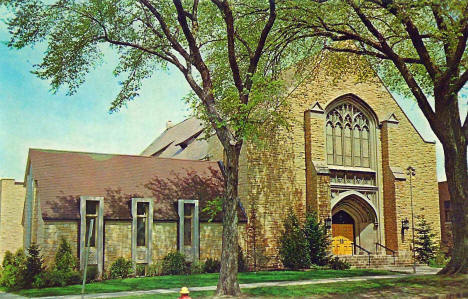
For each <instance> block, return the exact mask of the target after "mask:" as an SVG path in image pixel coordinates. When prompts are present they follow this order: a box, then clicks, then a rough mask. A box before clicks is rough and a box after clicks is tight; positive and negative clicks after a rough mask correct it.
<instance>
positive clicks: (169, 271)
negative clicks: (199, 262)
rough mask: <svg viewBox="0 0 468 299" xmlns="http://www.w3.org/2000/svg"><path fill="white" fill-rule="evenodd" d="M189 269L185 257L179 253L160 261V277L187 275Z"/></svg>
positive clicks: (169, 255)
mask: <svg viewBox="0 0 468 299" xmlns="http://www.w3.org/2000/svg"><path fill="white" fill-rule="evenodd" d="M189 271H190V268H189V266H188V264H187V262H186V261H185V256H184V255H183V254H182V253H180V252H171V253H169V254H167V255H166V256H165V257H164V258H163V261H162V271H161V272H162V275H180V274H188V273H189Z"/></svg>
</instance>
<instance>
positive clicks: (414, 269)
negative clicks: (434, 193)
mask: <svg viewBox="0 0 468 299" xmlns="http://www.w3.org/2000/svg"><path fill="white" fill-rule="evenodd" d="M406 170H407V171H408V172H407V174H408V175H409V182H410V200H411V230H412V232H413V273H416V250H415V247H414V212H413V181H412V178H413V177H414V176H415V175H416V170H415V169H414V167H412V166H408V168H407V169H406Z"/></svg>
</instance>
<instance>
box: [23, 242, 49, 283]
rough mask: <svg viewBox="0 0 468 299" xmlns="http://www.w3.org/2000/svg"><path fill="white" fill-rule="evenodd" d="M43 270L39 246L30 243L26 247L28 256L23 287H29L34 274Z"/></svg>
mask: <svg viewBox="0 0 468 299" xmlns="http://www.w3.org/2000/svg"><path fill="white" fill-rule="evenodd" d="M44 270H45V269H44V265H43V260H42V256H41V251H40V249H39V246H38V245H36V244H31V246H29V248H28V257H27V258H26V273H25V277H24V279H25V280H26V283H25V287H31V286H32V283H33V282H34V278H35V276H36V275H39V274H41V273H42V272H43V271H44Z"/></svg>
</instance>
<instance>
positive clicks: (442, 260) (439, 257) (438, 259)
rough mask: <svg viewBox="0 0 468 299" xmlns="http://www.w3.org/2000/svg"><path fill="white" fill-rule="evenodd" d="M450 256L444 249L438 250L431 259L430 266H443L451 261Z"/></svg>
mask: <svg viewBox="0 0 468 299" xmlns="http://www.w3.org/2000/svg"><path fill="white" fill-rule="evenodd" d="M449 260H450V259H449V258H448V257H447V255H446V253H445V252H443V251H442V250H438V251H437V253H436V254H435V256H434V257H433V258H431V259H429V266H431V267H433V268H443V267H445V265H447V263H448V262H449Z"/></svg>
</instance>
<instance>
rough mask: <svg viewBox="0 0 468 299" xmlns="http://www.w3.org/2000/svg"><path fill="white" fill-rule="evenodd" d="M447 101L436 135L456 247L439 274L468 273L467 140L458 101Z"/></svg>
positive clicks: (439, 119) (454, 246)
mask: <svg viewBox="0 0 468 299" xmlns="http://www.w3.org/2000/svg"><path fill="white" fill-rule="evenodd" d="M444 103H445V104H444V105H445V107H443V108H441V110H443V113H440V116H439V117H438V122H440V128H441V129H440V130H437V131H438V132H436V135H437V137H439V140H440V142H441V143H442V146H443V148H444V156H445V173H446V176H447V184H448V189H449V193H450V201H451V218H452V219H451V220H452V230H453V249H452V257H451V260H450V262H449V263H448V264H447V265H446V266H445V268H444V269H442V270H441V271H440V272H439V274H456V273H468V168H467V156H466V154H467V149H466V145H467V144H466V137H465V135H464V134H463V130H462V127H461V122H460V115H459V110H458V101H444ZM454 105H457V106H456V107H454ZM451 106H452V107H451ZM441 225H443V224H441Z"/></svg>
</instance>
